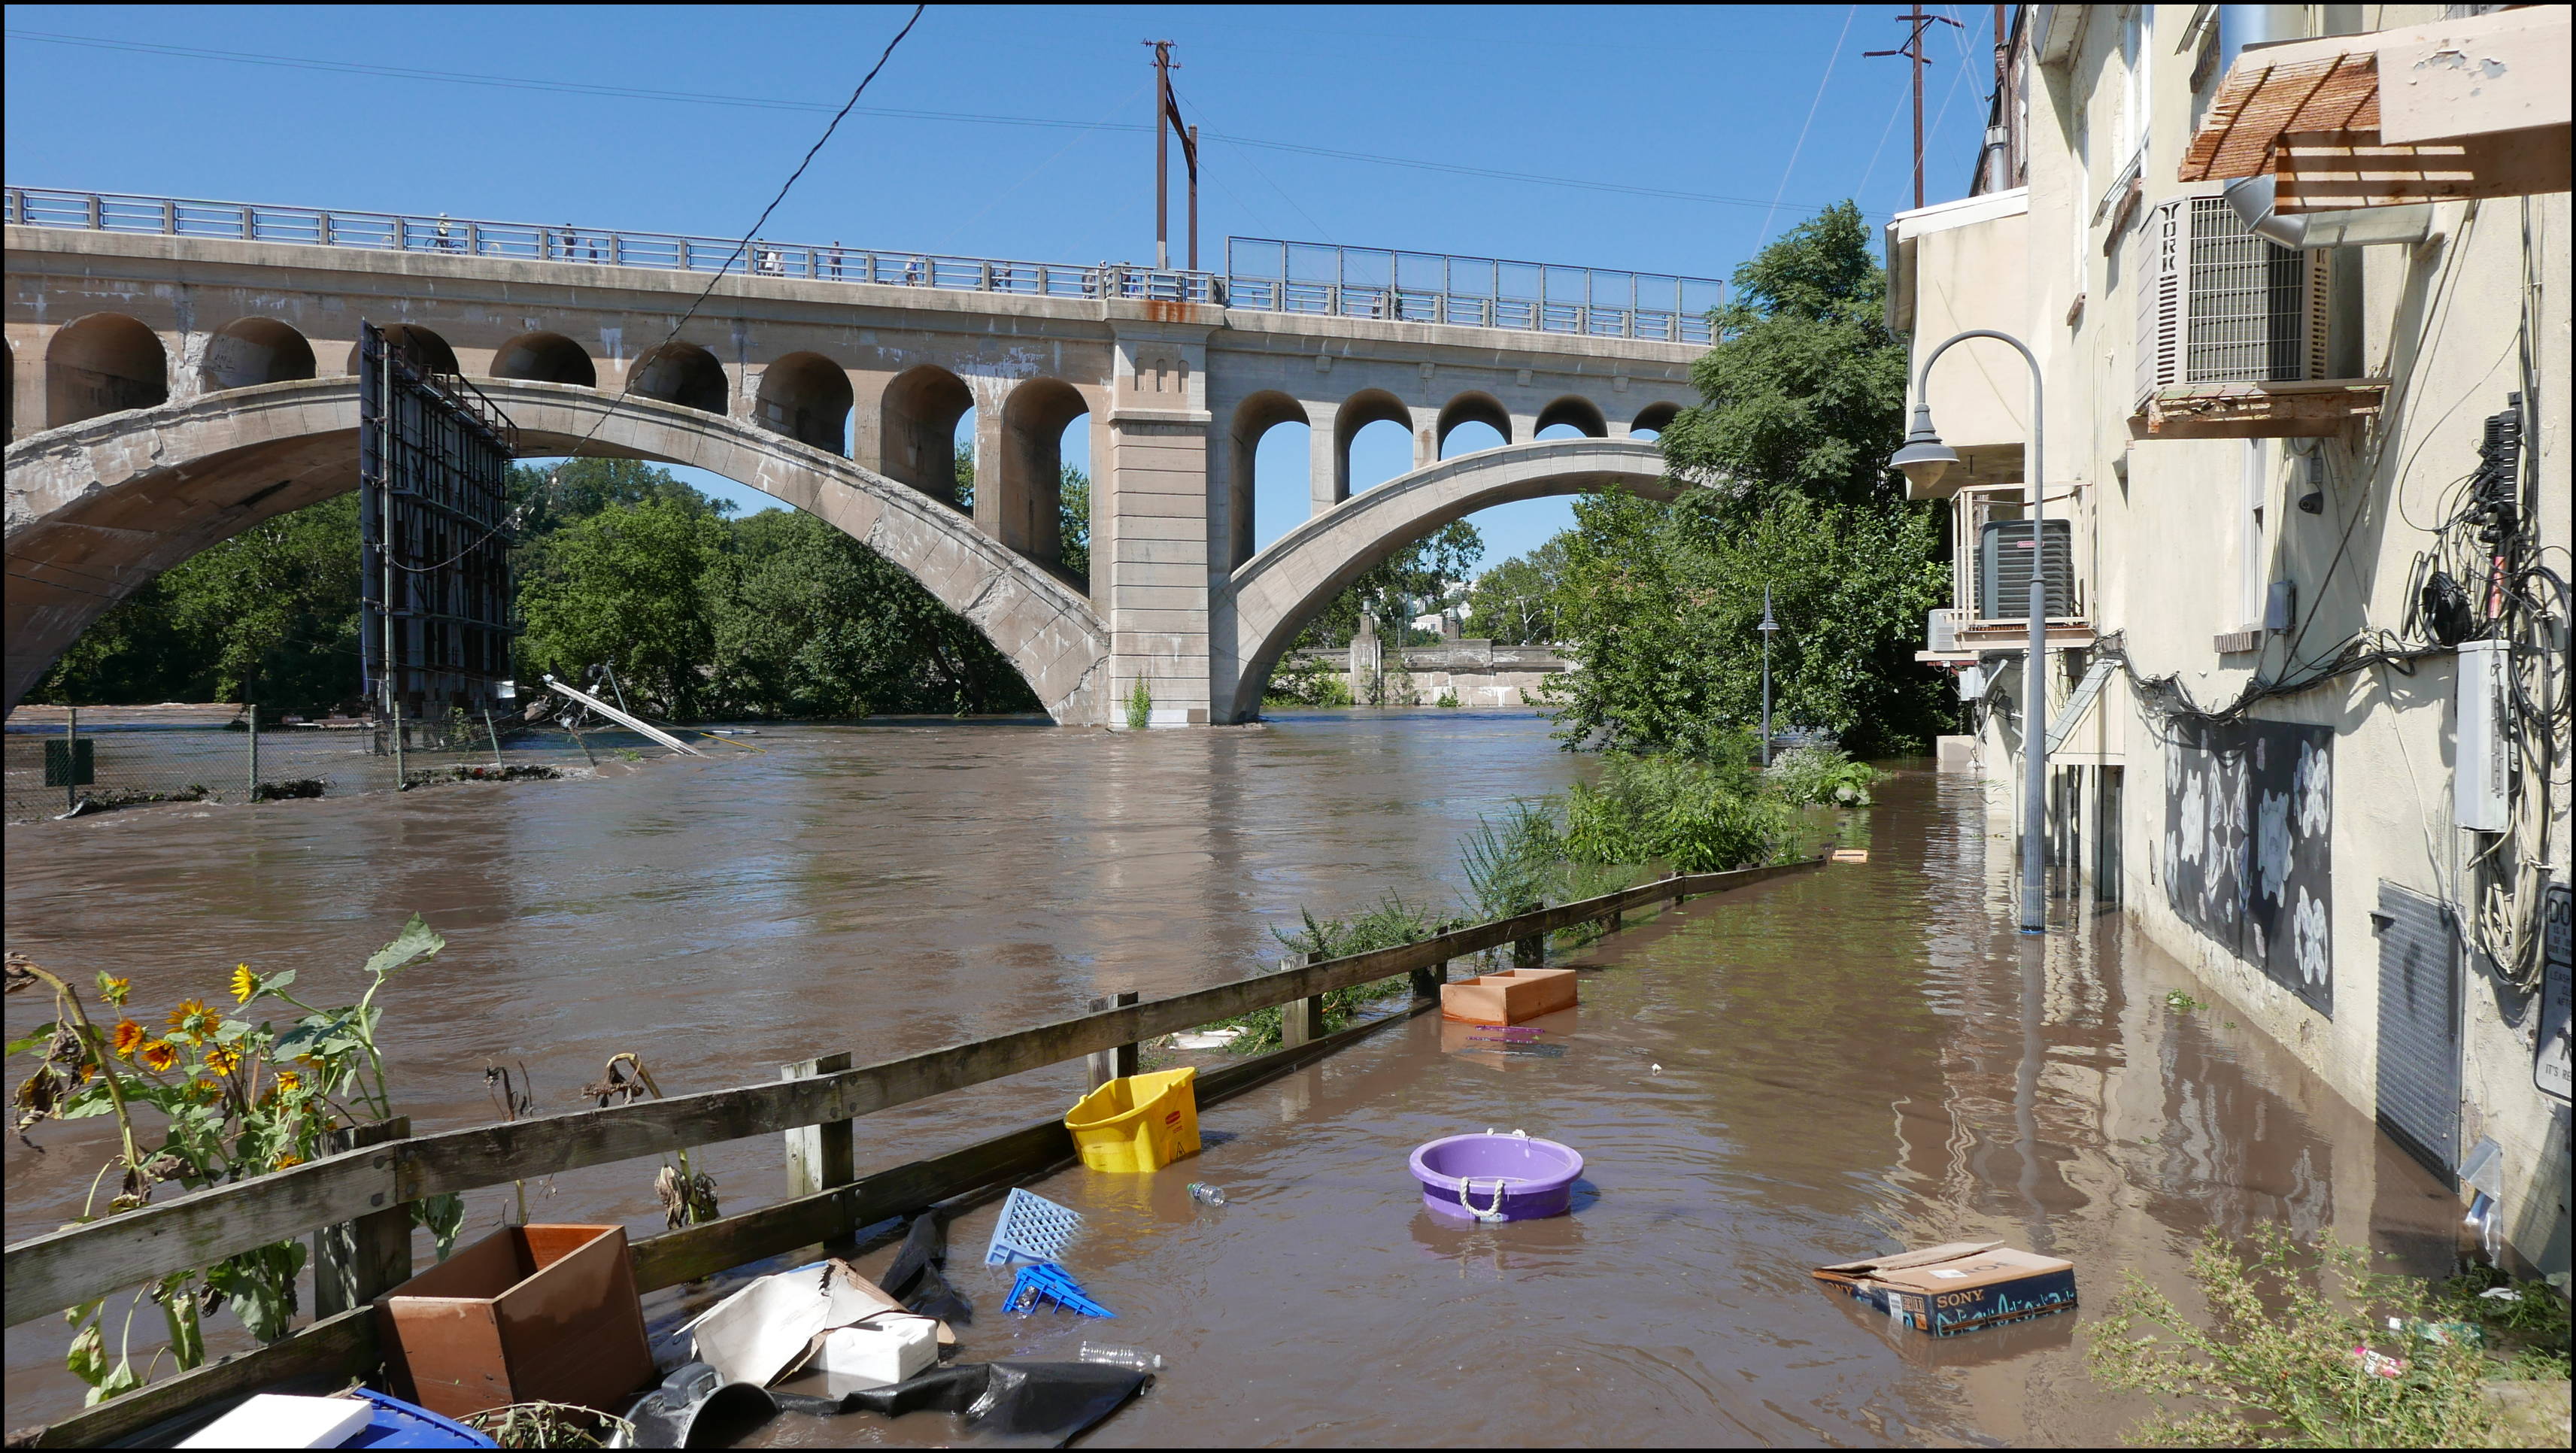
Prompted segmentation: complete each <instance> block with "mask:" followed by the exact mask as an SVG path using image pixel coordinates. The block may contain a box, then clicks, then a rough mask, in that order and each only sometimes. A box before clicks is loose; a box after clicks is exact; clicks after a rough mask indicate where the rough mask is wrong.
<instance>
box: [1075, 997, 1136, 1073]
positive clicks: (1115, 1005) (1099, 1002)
mask: <svg viewBox="0 0 2576 1453" xmlns="http://www.w3.org/2000/svg"><path fill="white" fill-rule="evenodd" d="M1135 1002H1136V991H1135V990H1133V989H1122V990H1120V991H1119V992H1118V993H1115V994H1112V995H1110V996H1109V997H1108V998H1106V999H1094V1000H1092V1001H1091V1012H1092V1013H1094V1014H1098V1013H1101V1012H1103V1011H1104V1010H1110V1009H1124V1008H1126V1007H1127V1006H1128V1005H1130V1004H1133V1003H1135ZM1085 1059H1086V1060H1087V1061H1088V1062H1089V1064H1090V1067H1091V1088H1093V1089H1095V1090H1097V1089H1099V1088H1100V1087H1101V1086H1102V1085H1105V1084H1108V1083H1109V1082H1110V1081H1111V1080H1123V1079H1125V1078H1127V1077H1128V1076H1129V1075H1132V1074H1136V1073H1137V1072H1139V1071H1140V1070H1142V1069H1143V1068H1144V1063H1143V1059H1142V1056H1141V1054H1140V1052H1139V1048H1138V1046H1136V1045H1133V1044H1118V1045H1111V1046H1110V1047H1109V1048H1107V1049H1099V1050H1093V1051H1092V1052H1091V1053H1090V1054H1089V1055H1087V1056H1085Z"/></svg>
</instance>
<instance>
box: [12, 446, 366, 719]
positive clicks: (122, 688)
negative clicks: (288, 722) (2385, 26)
mask: <svg viewBox="0 0 2576 1453" xmlns="http://www.w3.org/2000/svg"><path fill="white" fill-rule="evenodd" d="M357 561H358V501H357V497H356V496H355V495H342V496H340V497H338V498H336V499H328V500H324V501H322V502H321V503H319V504H314V505H308V506H306V507H305V508H303V509H300V510H295V511H292V512H290V513H288V514H283V515H279V516H276V517H275V518H272V519H268V520H264V521H262V522H260V523H259V524H256V525H253V526H251V527H250V528H249V529H247V530H244V531H243V532H241V533H240V534H238V535H236V536H234V537H233V538H231V539H229V540H226V541H224V542H223V543H222V544H220V545H216V546H214V547H213V548H211V549H209V550H206V551H204V552H202V553H200V554H198V555H196V556H195V557H193V558H191V559H188V560H185V561H182V562H181V563H180V564H178V565H175V566H173V567H171V568H170V569H169V570H168V571H165V572H164V573H163V574H161V575H160V576H159V577H157V578H156V579H154V580H152V581H150V582H149V583H147V584H146V585H144V586H143V588H141V589H140V590H137V591H136V592H135V593H134V594H133V595H131V596H129V597H127V598H126V599H125V600H124V601H123V602H121V603H119V604H118V605H117V606H116V607H115V608H113V609H111V610H109V611H108V612H107V613H106V614H105V615H104V616H102V617H101V618H100V619H99V620H98V622H97V623H96V624H94V625H92V626H91V627H90V629H89V630H88V631H87V632H85V633H84V634H83V635H82V636H81V638H80V640H79V641H77V642H75V643H74V644H73V646H72V649H71V650H69V651H67V652H65V653H64V655H63V658H62V659H61V660H60V661H58V662H56V663H55V666H54V669H53V670H52V671H51V672H49V673H48V674H47V676H46V678H45V680H44V682H43V683H42V685H41V686H40V687H39V689H38V690H37V691H36V692H33V693H31V694H30V699H33V700H39V701H67V702H133V701H174V700H185V701H208V700H212V701H256V702H258V703H260V704H261V705H262V706H264V707H267V708H268V709H269V710H270V711H272V712H273V713H276V714H278V715H284V714H288V713H294V714H299V715H320V714H322V713H324V712H327V711H329V710H330V709H331V708H333V707H334V706H337V705H339V704H340V703H342V702H345V701H348V700H351V699H352V698H354V697H356V696H357V694H358V688H359V682H358V566H357Z"/></svg>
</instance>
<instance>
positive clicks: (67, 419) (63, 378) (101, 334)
mask: <svg viewBox="0 0 2576 1453" xmlns="http://www.w3.org/2000/svg"><path fill="white" fill-rule="evenodd" d="M169 397H170V357H169V354H167V353H166V352H164V351H163V349H162V347H161V335H159V334H157V333H155V332H153V331H152V330H151V329H149V328H147V327H145V326H143V324H141V323H139V322H137V321H135V320H134V319H132V318H129V317H127V316H125V315H124V314H123V313H92V314H90V315H88V316H87V317H84V318H77V319H74V320H73V321H72V322H71V323H69V324H67V325H65V326H64V327H63V328H62V329H60V330H59V331H57V332H56V333H55V334H54V336H53V339H52V341H51V342H50V343H48V344H47V345H46V347H45V426H46V427H47V428H58V427H60V426H62V425H65V424H77V423H79V422H80V421H82V420H83V419H95V418H97V417H99V416H100V415H101V414H120V413H123V412H125V411H126V410H128V409H148V408H151V407H152V406H153V405H155V404H158V403H160V402H162V401H163V400H165V399H167V398H169Z"/></svg>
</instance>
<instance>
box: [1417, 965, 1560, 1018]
mask: <svg viewBox="0 0 2576 1453" xmlns="http://www.w3.org/2000/svg"><path fill="white" fill-rule="evenodd" d="M1574 994H1575V976H1574V970H1572V969H1505V970H1504V971H1503V972H1501V973H1499V974H1479V975H1477V976H1476V977H1475V978H1472V979H1460V980H1459V981H1458V982H1456V983H1454V984H1443V985H1441V986H1440V1017H1441V1018H1443V1019H1463V1020H1465V1021H1467V1022H1468V1023H1470V1024H1519V1023H1521V1022H1522V1021H1524V1020H1529V1019H1536V1018H1538V1017H1539V1016H1540V1015H1542V1014H1554V1013H1555V1012H1556V1011H1558V1010H1559V1009H1571V1008H1573V1007H1574Z"/></svg>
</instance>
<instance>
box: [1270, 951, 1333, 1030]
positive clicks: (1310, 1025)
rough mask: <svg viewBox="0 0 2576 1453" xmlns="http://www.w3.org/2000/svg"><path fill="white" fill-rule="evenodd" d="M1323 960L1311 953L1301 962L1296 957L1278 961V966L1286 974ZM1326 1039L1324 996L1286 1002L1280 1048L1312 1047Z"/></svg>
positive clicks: (1321, 957)
mask: <svg viewBox="0 0 2576 1453" xmlns="http://www.w3.org/2000/svg"><path fill="white" fill-rule="evenodd" d="M1323 961H1324V956H1323V955H1322V954H1320V953H1310V954H1307V955H1306V956H1305V957H1304V958H1303V959H1302V960H1301V959H1293V958H1291V959H1281V960H1280V961H1279V967H1280V969H1281V970H1282V971H1283V972H1284V971H1286V970H1289V969H1295V968H1302V967H1305V966H1307V965H1312V964H1320V963H1322V962H1323ZM1323 1037H1324V996H1323V995H1321V994H1315V995H1311V996H1309V997H1307V998H1304V999H1291V1000H1289V1001H1288V1002H1287V1003H1285V1004H1282V1005H1280V1006H1279V1044H1280V1047H1281V1048H1283V1049H1286V1048H1294V1047H1295V1046H1297V1045H1301V1044H1312V1043H1314V1042H1315V1041H1316V1040H1319V1039H1321V1038H1323Z"/></svg>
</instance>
